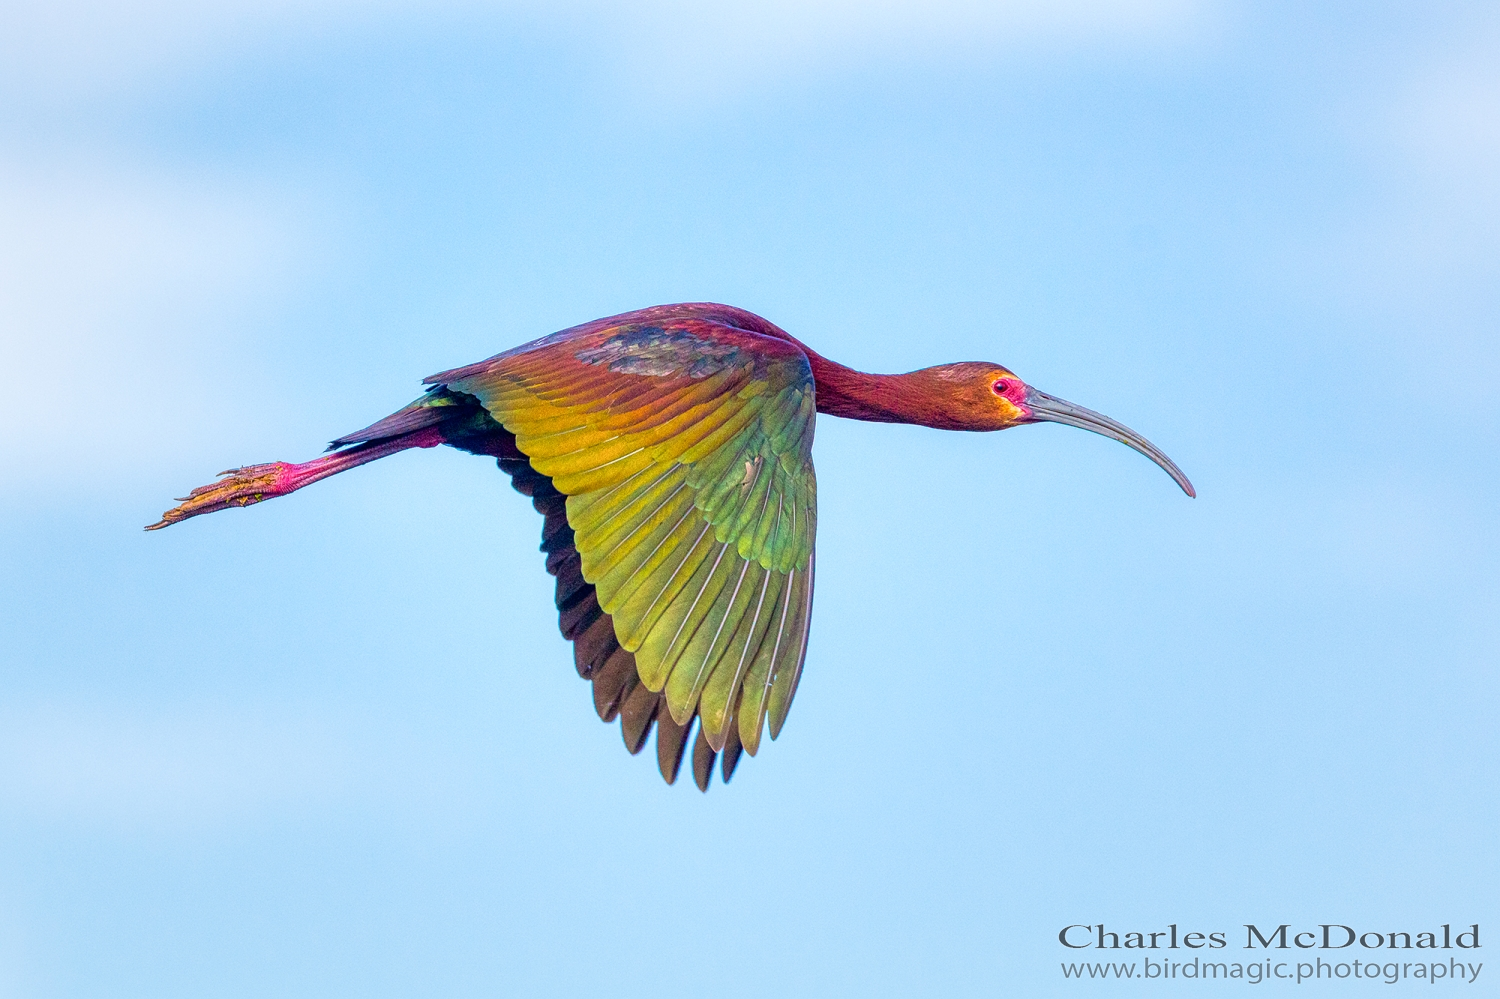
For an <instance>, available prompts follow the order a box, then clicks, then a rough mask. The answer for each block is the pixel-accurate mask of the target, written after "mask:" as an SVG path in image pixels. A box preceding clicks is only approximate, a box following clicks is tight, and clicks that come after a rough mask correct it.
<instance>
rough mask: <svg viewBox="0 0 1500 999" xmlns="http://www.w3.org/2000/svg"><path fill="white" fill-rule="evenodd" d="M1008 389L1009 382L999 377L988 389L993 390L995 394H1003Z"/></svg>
mask: <svg viewBox="0 0 1500 999" xmlns="http://www.w3.org/2000/svg"><path fill="white" fill-rule="evenodd" d="M1009 389H1010V382H1008V381H1006V380H1005V379H1004V378H1002V379H1000V380H999V381H998V382H996V383H995V384H993V385H991V386H990V391H992V392H994V393H995V394H996V395H1004V394H1005V393H1006V391H1008V390H1009Z"/></svg>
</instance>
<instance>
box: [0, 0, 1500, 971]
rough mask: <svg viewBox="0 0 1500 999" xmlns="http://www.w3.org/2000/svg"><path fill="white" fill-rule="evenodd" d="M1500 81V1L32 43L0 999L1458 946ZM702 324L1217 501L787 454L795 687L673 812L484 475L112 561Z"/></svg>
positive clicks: (396, 23)
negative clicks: (803, 593)
mask: <svg viewBox="0 0 1500 999" xmlns="http://www.w3.org/2000/svg"><path fill="white" fill-rule="evenodd" d="M1497 50H1500V18H1497V17H1496V14H1495V12H1494V8H1493V5H1486V4H1482V3H1424V4H1415V3H1412V4H1398V3H1371V4H1363V5H1358V6H1355V7H1351V6H1347V5H1305V4H1290V3H1287V4H1275V3H1261V4H1252V3H1224V2H1213V0H1071V2H1068V3H1052V4H1040V3H1023V2H1017V3H963V2H951V3H933V2H929V3H921V4H918V3H914V2H908V0H887V2H884V3H880V4H856V3H852V2H828V3H802V4H790V3H778V4H750V3H728V4H724V5H719V6H718V7H716V8H714V9H713V10H712V11H711V12H710V11H705V10H703V9H700V8H699V7H698V6H696V5H689V4H685V3H674V2H669V0H657V2H645V3H641V4H636V5H630V6H628V7H627V6H624V5H614V4H608V3H591V2H585V0H580V2H576V3H569V4H531V3H515V4H499V5H492V4H482V3H477V2H474V3H463V2H451V3H450V2H439V3H424V4H415V3H408V2H403V0H389V2H386V3H379V4H377V3H366V2H361V0H320V2H314V3H308V4H299V5H292V4H267V3H253V4H252V3H234V2H230V3H224V4H218V5H213V6H212V7H209V6H207V5H192V4H186V3H177V2H168V0H163V2H158V3H154V4H152V3H142V4H136V5H132V6H131V8H130V9H129V10H124V9H119V8H116V7H113V6H110V5H103V4H98V3H96V2H93V0H68V2H57V3H49V4H46V5H41V4H21V5H15V6H12V7H10V8H7V10H6V11H5V12H4V13H0V376H3V378H4V380H5V385H6V392H5V393H4V401H3V402H0V410H3V416H4V420H5V425H6V426H7V427H9V428H10V430H9V431H8V432H7V433H5V434H4V435H0V467H3V468H4V469H5V471H4V473H3V474H0V518H3V523H4V524H5V526H4V527H3V528H0V550H3V553H4V564H5V565H6V567H7V570H8V571H7V572H6V573H5V574H4V576H3V582H0V586H3V591H0V659H3V664H4V665H3V671H0V683H3V688H0V689H3V697H0V995H4V996H26V997H32V996H36V997H53V996H58V997H61V996H70V997H71V996H93V995H150V996H153V997H170V996H201V995H205V994H211V995H216V996H264V995H282V996H302V995H307V996H328V995H351V996H356V995H357V996H382V995H391V996H396V995H403V996H404V995H412V994H433V995H455V996H467V995H495V994H535V995H570V994H581V993H584V992H586V991H589V992H592V991H594V990H605V989H608V990H609V992H610V994H613V995H622V996H634V995H653V996H661V995H668V996H676V995H684V996H686V995H698V994H715V995H722V996H738V995H752V994H754V995H787V996H822V995H833V994H862V995H872V996H876V995H890V996H909V995H953V996H970V995H972V996H991V995H1019V994H1024V995H1036V996H1045V995H1076V994H1079V993H1080V992H1082V991H1090V992H1092V991H1094V990H1101V989H1104V988H1105V986H1103V985H1102V984H1098V983H1096V984H1093V985H1080V984H1079V983H1076V982H1066V983H1065V982H1064V981H1063V980H1062V976H1061V973H1060V968H1059V963H1060V961H1062V960H1064V959H1070V958H1072V957H1073V956H1074V955H1072V954H1069V953H1064V952H1063V948H1061V947H1060V946H1059V945H1058V943H1057V939H1056V935H1057V932H1058V930H1059V929H1060V928H1061V927H1063V926H1065V925H1068V924H1070V923H1087V924H1093V923H1097V922H1099V921H1101V920H1102V921H1104V922H1105V923H1106V924H1107V925H1108V926H1109V927H1110V928H1111V929H1115V928H1118V929H1121V930H1129V929H1139V930H1146V931H1150V930H1162V929H1164V928H1165V927H1166V926H1167V924H1170V923H1176V924H1178V925H1179V926H1182V927H1183V928H1184V929H1187V928H1189V927H1191V928H1196V929H1202V930H1216V931H1229V933H1230V938H1231V942H1232V943H1233V944H1236V945H1237V944H1238V943H1239V941H1240V939H1242V936H1243V929H1242V927H1243V924H1245V923H1247V922H1256V923H1259V924H1261V925H1266V924H1270V925H1276V924H1279V923H1282V922H1288V923H1293V924H1298V925H1304V926H1312V925H1316V924H1318V923H1326V922H1333V923H1347V924H1351V925H1358V926H1359V927H1360V928H1361V929H1365V928H1370V929H1379V930H1389V929H1393V928H1394V929H1405V930H1411V931H1420V930H1423V929H1428V928H1431V927H1436V926H1439V925H1441V924H1442V923H1451V924H1456V925H1467V924H1470V923H1474V922H1479V923H1482V924H1483V923H1485V922H1486V921H1487V920H1488V921H1490V922H1491V923H1493V921H1494V917H1495V916H1496V912H1495V906H1494V899H1495V898H1496V897H1497V892H1496V889H1497V882H1500V878H1497V873H1500V872H1497V869H1496V859H1495V853H1494V850H1493V838H1494V835H1493V834H1494V830H1495V828H1496V827H1497V821H1500V814H1497V798H1496V794H1495V791H1494V779H1493V777H1494V775H1493V769H1494V768H1493V761H1494V760H1495V759H1496V754H1497V750H1500V746H1497V739H1496V735H1495V725H1494V718H1495V716H1496V708H1497V704H1496V695H1497V683H1496V677H1495V662H1496V659H1497V646H1500V587H1497V582H1496V577H1495V571H1494V570H1495V566H1496V564H1497V557H1500V529H1497V527H1496V511H1497V508H1500V474H1497V471H1496V462H1495V460H1494V457H1495V455H1496V453H1497V445H1500V390H1497V389H1496V385H1497V384H1500V349H1497V346H1496V338H1495V334H1496V330H1497V328H1500V292H1497V289H1500V69H1497V67H1500V59H1496V58H1495V54H1496V52H1497ZM705 299H706V300H718V301H725V302H730V303H733V304H736V305H740V306H743V307H746V308H749V309H752V310H754V311H756V312H759V313H761V314H763V315H765V316H766V317H768V318H770V319H771V320H773V321H775V322H777V323H778V324H780V325H782V326H783V327H785V328H786V329H788V330H790V331H792V332H793V333H794V334H795V335H797V336H799V337H801V338H803V339H805V340H806V341H807V342H808V343H810V344H812V345H813V346H815V347H816V348H817V349H818V350H819V351H821V352H823V353H825V354H827V355H828V356H830V357H833V358H836V359H839V360H841V361H844V362H845V363H849V364H852V365H854V366H857V367H861V368H864V369H866V370H875V371H900V370H908V369H911V368H915V367H920V366H924V365H927V364H932V363H938V362H942V361H949V360H959V359H989V360H995V361H999V362H1001V363H1004V364H1006V365H1008V366H1010V367H1012V368H1013V369H1015V370H1016V371H1017V372H1018V373H1019V374H1020V375H1021V376H1022V377H1024V378H1026V379H1027V380H1028V381H1030V382H1032V383H1033V384H1036V385H1038V386H1040V387H1041V388H1043V389H1045V390H1047V391H1050V392H1054V393H1056V394H1058V395H1061V396H1063V397H1065V398H1068V399H1072V400H1075V401H1077V402H1079V403H1081V404H1083V405H1086V406H1089V407H1091V408H1095V409H1098V410H1100V411H1102V412H1105V413H1108V414H1110V415H1111V416H1114V417H1116V418H1117V419H1120V420H1121V421H1123V422H1125V423H1127V424H1129V425H1131V426H1133V427H1135V428H1136V429H1138V430H1140V431H1141V432H1143V433H1144V434H1146V435H1147V436H1148V437H1150V438H1151V439H1152V440H1153V441H1155V442H1156V443H1157V444H1159V445H1161V446H1162V447H1163V448H1164V449H1165V450H1166V451H1167V452H1168V453H1169V454H1171V455H1172V456H1173V458H1175V459H1176V460H1177V462H1178V463H1179V464H1180V465H1181V466H1182V467H1183V468H1184V470H1185V471H1187V473H1188V474H1189V475H1190V476H1191V477H1192V478H1193V480H1194V482H1195V484H1196V485H1197V486H1198V489H1199V493H1200V498H1199V499H1197V500H1196V501H1190V500H1188V499H1186V498H1185V497H1183V496H1182V495H1181V494H1180V493H1178V492H1177V491H1176V489H1175V487H1173V485H1172V483H1171V482H1170V480H1169V479H1167V477H1166V476H1164V475H1163V474H1162V473H1161V472H1160V471H1159V470H1158V469H1156V468H1155V467H1154V466H1152V465H1151V464H1150V463H1149V462H1147V461H1146V460H1145V459H1143V458H1141V457H1140V456H1139V455H1136V454H1134V453H1132V452H1130V451H1129V450H1127V449H1125V448H1123V447H1120V446H1119V445H1117V444H1114V443H1111V442H1109V441H1106V440H1104V439H1103V438H1099V437H1095V436H1092V435H1088V434H1084V433H1081V432H1078V431H1074V430H1069V429H1066V428H1062V427H1039V428H1025V429H1020V430H1016V431H1012V432H1009V433H1005V434H1000V435H982V436H981V435H959V434H942V433H939V432H936V431H929V430H922V429H916V428H906V427H886V426H874V425H862V424H855V423H849V422H844V421H839V420H834V419H824V420H822V421H820V423H819V427H818V443H817V447H816V449H815V458H816V461H817V465H818V472H819V492H820V526H821V531H820V537H819V549H818V552H819V555H818V566H819V580H818V584H819V586H818V596H817V604H816V614H815V621H814V627H813V636H812V643H811V648H810V652H809V657H808V663H807V672H806V674H805V678H804V681H803V684H802V686H801V689H800V691H799V695H798V699H797V704H796V707H795V709H794V710H793V711H792V713H791V716H790V719H789V721H788V723H787V727H786V729H785V731H784V732H783V734H782V737H781V738H780V739H779V740H778V741H777V742H776V743H774V744H772V745H771V746H769V747H767V748H766V749H765V750H764V751H763V752H762V753H761V755H760V756H759V757H758V758H756V759H753V760H747V761H746V762H745V763H744V764H743V765H742V766H741V768H740V771H739V773H738V774H737V775H736V777H735V780H734V782H733V783H732V784H731V785H729V786H728V787H720V786H717V785H716V786H715V787H714V788H713V790H712V791H711V793H710V794H708V795H707V796H702V795H699V794H698V793H697V792H696V791H695V790H693V789H692V788H691V786H690V785H688V786H686V787H685V786H682V785H679V786H677V787H674V788H667V787H665V786H664V785H662V783H661V781H660V779H659V778H658V777H657V776H656V773H655V768H654V765H653V761H651V760H649V759H647V758H644V756H643V757H641V758H631V757H629V756H628V755H627V754H626V753H624V752H623V751H622V750H621V748H620V745H619V735H618V731H617V729H616V728H615V727H613V726H610V727H606V726H604V725H601V724H600V723H599V722H598V721H597V720H596V719H595V718H594V716H593V713H592V709H591V705H590V703H589V694H588V689H587V686H586V685H585V684H584V683H582V682H581V681H579V680H578V679H577V678H576V676H575V675H574V674H573V671H572V666H571V661H570V659H571V657H570V655H569V652H568V650H567V648H566V646H565V645H564V643H563V642H562V640H561V639H560V638H559V637H558V636H557V633H556V625H555V615H554V614H553V613H552V612H551V610H550V606H549V604H550V597H551V585H550V580H549V579H548V578H547V577H546V576H545V574H544V573H543V571H542V564H541V563H542V559H541V556H540V555H539V554H537V552H536V544H537V540H538V532H539V529H540V522H539V518H537V517H536V516H535V514H534V513H533V512H532V511H531V510H530V508H529V507H528V505H527V504H526V503H525V502H524V501H523V500H522V499H521V498H520V497H518V496H517V495H515V494H514V493H513V492H512V491H511V490H510V489H509V487H508V486H507V485H506V483H505V482H504V480H503V478H502V477H501V476H500V475H499V474H498V473H497V472H496V471H495V470H494V468H493V466H492V465H491V464H490V463H489V462H487V461H481V460H479V459H474V458H470V457H467V456H464V455H460V454H458V453H456V452H446V451H445V452H442V453H439V452H421V453H407V454H403V455H401V456H398V457H396V458H392V459H390V460H388V461H384V462H380V463H378V464H376V465H373V466H370V467H368V468H365V469H361V470H359V471H357V472H354V473H351V474H349V475H347V476H342V477H340V478H337V479H333V480H330V481H328V482H325V483H322V484H320V485H318V486H317V487H316V488H314V489H309V490H307V491H306V492H304V493H300V494H298V495H297V496H295V497H293V498H291V499H287V500H283V501H279V502H276V503H271V504H267V505H264V506H261V507H258V508H256V509H254V510H251V511H246V512H243V513H239V512H234V513H227V514H223V515H220V516H216V517H212V518H206V519H202V520H198V521H194V522H192V523H189V524H186V525H183V526H179V527H176V528H174V529H172V530H171V531H167V532H164V533H160V534H154V535H145V534H142V533H141V532H140V526H141V525H143V524H145V523H148V522H150V521H151V520H153V519H155V517H156V515H157V514H158V513H159V512H160V511H161V510H162V509H163V508H164V507H165V506H166V505H167V504H168V502H169V501H170V499H171V497H173V496H179V495H182V494H183V493H184V491H185V490H186V489H188V488H190V487H192V486H194V485H197V484H200V483H203V482H206V481H208V480H209V479H210V478H211V477H212V476H213V473H214V472H216V471H218V470H219V469H221V468H225V467H229V466H231V465H236V464H241V463H247V462H253V461H263V460H270V459H274V458H284V459H288V460H301V459H303V458H307V457H311V456H313V455H314V454H315V453H317V451H318V450H319V449H320V448H321V446H322V442H324V441H326V440H328V439H329V438H331V437H333V436H335V435H337V434H340V433H343V432H346V431H349V430H352V429H354V428H357V427H360V426H363V425H365V424H367V423H368V422H370V421H371V420H372V419H375V418H377V417H379V416H382V415H384V414H385V413H387V412H389V411H391V410H393V409H395V408H396V407H398V406H400V405H401V404H403V403H404V402H406V401H407V400H408V399H410V398H411V397H413V396H414V395H415V394H416V391H417V383H418V381H419V380H420V379H421V378H422V377H423V376H425V375H427V374H429V373H431V372H434V371H439V370H443V369H445V368H449V367H453V366H455V365H458V364H462V363H465V362H468V361H471V360H475V359H477V358H480V357H483V356H487V355H489V354H491V353H494V352H495V351H497V350H500V349H503V348H505V347H508V346H511V345H513V344H515V343H518V342H521V341H523V340H527V339H530V338H532V337H534V336H537V335H540V334H542V333H546V332H549V331H551V330H554V329H558V328H561V327H565V326H569V325H572V324H574V323H577V322H581V321H584V320H587V319H591V318H594V317H596V316H600V315H607V314H611V313H615V312H619V311H623V310H626V309H631V308H637V307H640V306H644V305H648V304H654V303H658V302H669V301H682V300H705ZM1233 954H1235V955H1239V956H1242V954H1243V952H1241V951H1239V950H1238V949H1237V948H1236V949H1235V950H1234V951H1233ZM1355 956H1359V955H1355ZM1489 970H1490V969H1486V974H1487V973H1488V972H1489ZM1496 970H1500V969H1496ZM1161 987H1162V984H1161V983H1155V985H1154V986H1139V985H1129V984H1118V985H1117V984H1115V983H1111V984H1110V985H1109V986H1108V988H1109V989H1111V990H1118V991H1122V992H1124V991H1133V990H1138V989H1141V988H1144V989H1146V991H1152V989H1153V988H1161ZM1197 987H1201V988H1204V989H1207V990H1208V991H1213V990H1214V989H1213V986H1211V985H1201V984H1200V985H1199V986H1197ZM1233 987H1234V988H1238V987H1240V986H1233ZM1367 987H1368V985H1367V983H1364V982H1361V983H1358V984H1354V983H1338V984H1336V985H1334V984H1329V983H1327V982H1324V983H1322V984H1321V985H1319V986H1318V988H1320V989H1322V990H1325V991H1328V992H1332V993H1339V994H1342V993H1343V992H1346V991H1349V990H1351V989H1352V990H1357V989H1361V988H1367ZM1483 988H1484V986H1483V982H1482V981H1481V982H1480V983H1478V984H1477V985H1476V986H1475V989H1477V990H1482V989H1483ZM1473 994H1476V995H1477V994H1481V992H1480V991H1474V992H1473Z"/></svg>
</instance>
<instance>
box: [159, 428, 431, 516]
mask: <svg viewBox="0 0 1500 999" xmlns="http://www.w3.org/2000/svg"><path fill="white" fill-rule="evenodd" d="M443 440H444V438H443V434H442V431H441V430H440V429H439V428H438V427H427V428H425V429H422V430H418V431H416V432H414V433H410V434H404V435H402V436H400V437H391V438H388V439H386V440H383V441H371V442H370V443H368V444H357V445H355V446H354V447H351V448H345V449H344V450H342V451H339V452H336V453H334V454H330V455H327V456H325V457H322V458H316V459H314V460H312V461H308V462H303V463H302V464H300V465H293V464H289V463H288V462H285V461H273V462H270V463H269V464H265V465H246V466H245V467H244V468H231V469H230V470H229V471H227V472H220V473H219V474H220V475H225V476H228V478H224V479H220V480H219V481H218V482H215V483H213V484H212V485H207V486H199V487H198V488H197V489H194V490H193V491H192V492H190V493H188V494H187V496H186V497H184V498H183V501H182V505H180V506H175V507H173V508H172V509H170V510H168V511H167V512H166V513H164V514H162V515H161V520H158V521H157V522H156V523H154V524H152V525H150V526H149V527H147V528H146V530H148V531H159V530H161V529H162V528H163V527H166V526H168V525H170V524H175V523H177V522H178V521H179V520H187V519H188V518H189V517H196V516H198V515H199V514H200V513H213V512H215V511H217V510H227V509H229V508H230V507H232V506H249V505H250V504H252V503H259V502H260V501H261V500H268V499H274V498H275V497H277V496H285V495H286V494H287V493H293V492H296V491H297V490H298V489H301V488H302V487H303V486H309V485H312V484H313V483H314V482H317V481H318V480H319V479H326V478H328V477H329V476H330V475H337V474H338V473H340V472H347V471H348V470H349V469H351V468H357V467H359V466H360V465H363V464H365V463H366V462H370V461H374V460H375V459H377V458H384V457H386V456H387V455H392V454H395V453H396V452H397V451H405V450H406V449H407V448H413V447H436V446H437V445H439V444H442V443H443Z"/></svg>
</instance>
